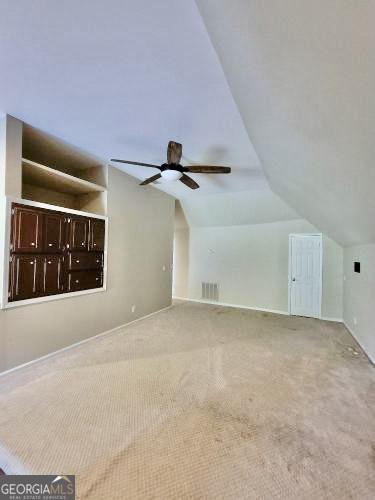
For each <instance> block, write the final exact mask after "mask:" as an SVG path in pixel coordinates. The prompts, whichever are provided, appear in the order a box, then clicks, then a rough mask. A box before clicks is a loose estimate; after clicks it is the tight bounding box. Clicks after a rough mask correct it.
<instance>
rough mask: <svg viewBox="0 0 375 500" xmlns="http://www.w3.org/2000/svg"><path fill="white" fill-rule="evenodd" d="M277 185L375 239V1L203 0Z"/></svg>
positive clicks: (341, 236)
mask: <svg viewBox="0 0 375 500" xmlns="http://www.w3.org/2000/svg"><path fill="white" fill-rule="evenodd" d="M197 4H198V6H199V9H200V12H201V14H202V17H203V19H204V21H205V24H206V26H207V29H208V32H209V34H210V37H211V40H212V42H213V45H214V47H215V49H216V51H217V53H218V55H219V57H220V61H221V63H222V66H223V69H224V72H225V74H226V77H227V79H228V82H229V85H230V88H231V90H232V93H233V96H234V98H235V100H236V103H237V105H238V108H239V110H240V112H241V115H242V118H243V120H244V123H245V125H246V128H247V131H248V133H249V137H250V138H251V141H252V143H253V144H254V147H255V149H256V151H257V153H258V155H259V157H260V160H261V163H262V166H263V168H264V170H265V173H266V175H267V178H268V180H269V182H270V185H271V187H272V189H273V190H274V191H275V192H277V193H278V194H279V195H280V196H281V197H282V198H283V199H284V200H285V201H287V202H288V203H289V204H290V205H292V206H293V208H294V209H295V210H297V211H298V213H300V214H301V215H302V216H304V217H305V218H306V219H308V220H309V221H310V222H311V223H313V224H314V225H315V226H316V227H318V228H319V229H320V230H322V231H323V232H325V233H327V234H328V235H330V236H331V237H333V238H334V239H335V240H336V241H338V242H340V243H342V244H344V245H350V244H355V243H361V242H369V241H375V223H374V221H375V140H374V134H375V91H374V89H375V30H374V19H375V1H374V0H360V1H345V0H329V1H327V0H298V1H296V0H267V1H265V0H230V1H227V0H197Z"/></svg>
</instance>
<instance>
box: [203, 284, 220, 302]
mask: <svg viewBox="0 0 375 500" xmlns="http://www.w3.org/2000/svg"><path fill="white" fill-rule="evenodd" d="M202 299H204V300H212V301H215V302H218V300H219V284H218V283H206V282H203V281H202Z"/></svg>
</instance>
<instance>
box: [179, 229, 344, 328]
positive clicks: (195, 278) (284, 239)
mask: <svg viewBox="0 0 375 500" xmlns="http://www.w3.org/2000/svg"><path fill="white" fill-rule="evenodd" d="M311 232H317V231H316V229H315V228H314V227H313V226H311V224H309V223H308V222H306V221H304V220H290V221H280V222H274V223H267V224H252V225H246V226H230V227H191V228H190V230H189V232H188V233H187V232H185V233H184V234H183V232H181V231H179V234H178V235H177V232H176V233H175V237H176V236H177V238H179V246H176V249H177V250H178V249H180V248H183V243H184V240H185V241H186V239H187V240H188V245H189V255H188V257H186V256H185V257H184V260H185V261H186V260H187V259H188V263H189V267H188V279H187V282H188V283H187V284H186V285H184V283H186V280H184V276H183V275H182V276H181V275H180V274H179V273H178V272H177V271H175V279H177V280H178V282H177V283H176V284H175V288H176V292H177V291H178V293H176V296H182V297H185V298H191V299H200V298H201V282H202V281H209V282H218V283H219V286H220V298H219V301H220V302H224V303H229V304H236V305H243V306H248V307H257V308H264V309H271V310H277V311H284V312H287V311H288V249H289V234H290V233H311ZM184 252H186V249H184ZM178 259H179V257H178V256H177V260H176V264H178V262H179V260H178ZM181 259H182V258H181ZM342 272H343V251H342V248H341V247H340V246H339V245H337V244H336V243H335V242H333V241H332V240H330V239H329V238H327V237H323V305H322V316H323V317H327V318H335V319H341V318H342Z"/></svg>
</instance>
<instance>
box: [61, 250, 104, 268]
mask: <svg viewBox="0 0 375 500" xmlns="http://www.w3.org/2000/svg"><path fill="white" fill-rule="evenodd" d="M102 267H103V253H101V252H91V253H89V252H87V253H82V252H70V253H69V261H68V268H69V270H71V271H81V270H85V269H101V268H102Z"/></svg>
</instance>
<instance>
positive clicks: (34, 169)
mask: <svg viewBox="0 0 375 500" xmlns="http://www.w3.org/2000/svg"><path fill="white" fill-rule="evenodd" d="M22 181H23V183H27V184H31V185H35V186H39V187H43V188H45V189H50V190H52V191H57V192H60V193H67V194H71V195H81V194H88V193H98V192H105V191H106V188H105V187H103V186H99V185H98V184H94V183H93V182H89V181H86V180H84V179H80V178H79V177H74V176H73V175H69V174H65V173H64V172H60V171H59V170H55V169H54V168H50V167H46V166H45V165H41V164H40V163H36V162H34V161H31V160H27V159H26V158H22Z"/></svg>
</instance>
